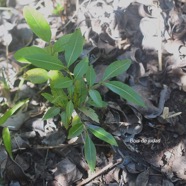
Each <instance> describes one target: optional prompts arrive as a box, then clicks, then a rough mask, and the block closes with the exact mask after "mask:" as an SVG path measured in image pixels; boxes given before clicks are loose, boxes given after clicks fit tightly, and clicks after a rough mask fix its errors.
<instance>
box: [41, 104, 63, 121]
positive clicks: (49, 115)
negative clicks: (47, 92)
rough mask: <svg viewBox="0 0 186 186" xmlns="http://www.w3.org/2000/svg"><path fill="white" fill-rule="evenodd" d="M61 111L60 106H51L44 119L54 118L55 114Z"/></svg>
mask: <svg viewBox="0 0 186 186" xmlns="http://www.w3.org/2000/svg"><path fill="white" fill-rule="evenodd" d="M59 112H60V108H59V107H51V108H49V109H48V110H47V111H46V112H45V114H44V116H43V120H47V119H50V118H53V117H54V116H56V115H58V114H59Z"/></svg>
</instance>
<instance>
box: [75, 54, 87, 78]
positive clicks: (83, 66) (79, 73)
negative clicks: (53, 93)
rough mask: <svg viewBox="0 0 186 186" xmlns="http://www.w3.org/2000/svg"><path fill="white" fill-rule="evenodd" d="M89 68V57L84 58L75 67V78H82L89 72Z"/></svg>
mask: <svg viewBox="0 0 186 186" xmlns="http://www.w3.org/2000/svg"><path fill="white" fill-rule="evenodd" d="M87 69H88V58H84V59H82V60H81V61H80V62H79V63H78V64H77V65H76V67H75V68H74V76H75V79H78V78H81V77H83V76H84V74H85V73H86V72H87Z"/></svg>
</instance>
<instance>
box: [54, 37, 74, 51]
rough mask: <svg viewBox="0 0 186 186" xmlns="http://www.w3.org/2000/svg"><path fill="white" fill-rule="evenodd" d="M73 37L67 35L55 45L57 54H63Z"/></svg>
mask: <svg viewBox="0 0 186 186" xmlns="http://www.w3.org/2000/svg"><path fill="white" fill-rule="evenodd" d="M71 36H72V34H66V35H63V36H62V37H60V38H59V39H58V40H57V41H56V42H55V43H54V50H55V52H62V51H64V50H65V46H66V45H67V44H68V43H69V39H70V37H71Z"/></svg>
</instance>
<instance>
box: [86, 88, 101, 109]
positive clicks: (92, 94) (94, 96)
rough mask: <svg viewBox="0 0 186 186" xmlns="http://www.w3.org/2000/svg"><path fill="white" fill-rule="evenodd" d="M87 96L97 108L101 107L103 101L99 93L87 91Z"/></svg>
mask: <svg viewBox="0 0 186 186" xmlns="http://www.w3.org/2000/svg"><path fill="white" fill-rule="evenodd" d="M89 95H90V97H91V98H92V100H93V101H94V103H95V104H96V105H97V106H98V107H103V100H102V98H101V95H100V93H99V92H98V91H97V90H92V89H90V90H89Z"/></svg>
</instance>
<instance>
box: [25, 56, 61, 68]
mask: <svg viewBox="0 0 186 186" xmlns="http://www.w3.org/2000/svg"><path fill="white" fill-rule="evenodd" d="M25 59H26V60H27V61H29V62H30V63H32V64H33V65H34V66H36V67H39V68H44V69H46V70H61V69H63V68H64V67H63V64H62V62H61V61H60V60H59V59H58V58H57V57H56V56H51V55H50V54H47V53H41V54H32V55H26V56H25Z"/></svg>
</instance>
